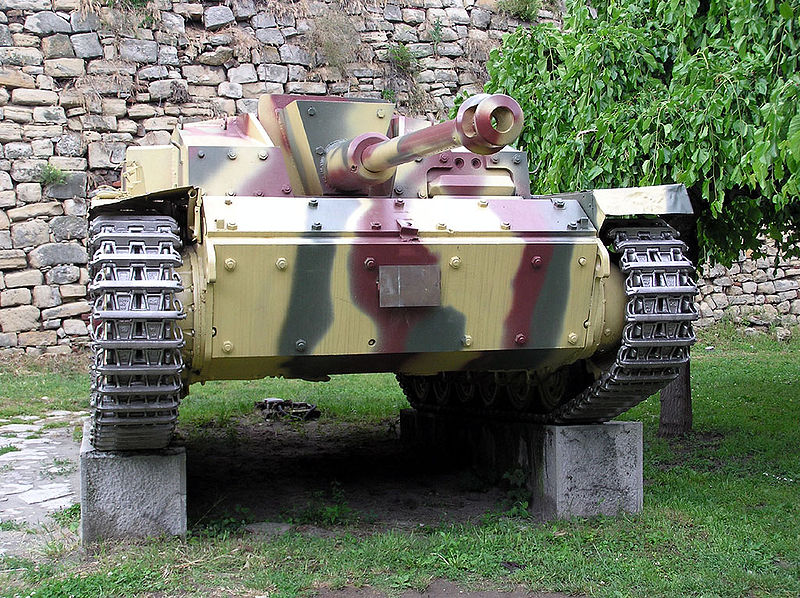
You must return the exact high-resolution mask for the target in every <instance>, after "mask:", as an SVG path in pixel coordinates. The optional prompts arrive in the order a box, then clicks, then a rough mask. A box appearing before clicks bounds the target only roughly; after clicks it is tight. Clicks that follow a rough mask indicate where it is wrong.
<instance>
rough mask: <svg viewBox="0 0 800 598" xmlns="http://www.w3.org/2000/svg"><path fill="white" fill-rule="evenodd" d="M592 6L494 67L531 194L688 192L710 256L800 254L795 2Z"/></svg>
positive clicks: (639, 1) (634, 0)
mask: <svg viewBox="0 0 800 598" xmlns="http://www.w3.org/2000/svg"><path fill="white" fill-rule="evenodd" d="M593 4H594V5H595V6H596V8H590V7H588V6H587V5H586V4H585V2H581V1H579V0H572V1H570V2H568V8H567V14H566V15H565V18H564V27H563V30H559V29H557V28H555V27H554V26H553V25H551V24H543V25H537V26H533V27H530V28H520V29H518V30H517V31H516V32H515V33H514V34H512V35H509V36H507V37H506V38H505V39H504V41H503V44H502V46H501V48H499V49H498V50H495V51H493V52H492V55H491V57H490V60H489V63H488V65H487V67H488V70H489V76H490V80H489V82H488V83H487V91H489V92H495V91H500V92H505V93H509V94H510V95H513V96H514V97H515V98H517V99H518V100H519V101H520V103H521V104H522V106H523V109H524V111H525V117H526V123H525V128H524V130H523V133H522V137H521V144H522V147H524V148H526V149H527V151H528V153H529V155H530V158H531V166H532V168H533V170H534V175H533V177H532V185H533V189H534V190H535V192H538V193H558V192H563V191H567V190H574V189H583V188H597V187H611V186H631V185H656V184H662V183H671V182H679V183H684V184H685V185H686V186H687V188H688V189H689V193H690V197H691V199H692V202H693V204H694V206H695V210H696V213H697V215H698V218H699V222H698V235H699V242H700V250H701V252H702V255H703V257H705V258H707V259H717V260H720V261H722V262H730V261H731V260H732V259H734V258H735V257H736V256H738V254H739V252H740V251H741V250H743V249H752V250H753V251H754V252H755V253H756V254H758V253H759V251H760V250H761V247H762V239H761V238H760V236H759V235H761V234H766V235H768V236H770V237H772V238H774V239H775V240H776V241H777V242H778V244H779V245H780V247H781V248H782V249H783V250H785V251H788V252H791V253H792V254H794V255H800V247H795V246H794V245H795V244H796V243H797V242H798V241H800V227H798V223H800V201H798V189H799V187H800V49H799V48H800V34H798V28H799V27H800V23H798V17H799V16H800V0H789V1H786V2H783V3H780V4H779V3H778V2H776V1H775V0H767V1H762V2H752V1H751V0H703V1H700V0H596V1H593ZM594 15H596V16H594Z"/></svg>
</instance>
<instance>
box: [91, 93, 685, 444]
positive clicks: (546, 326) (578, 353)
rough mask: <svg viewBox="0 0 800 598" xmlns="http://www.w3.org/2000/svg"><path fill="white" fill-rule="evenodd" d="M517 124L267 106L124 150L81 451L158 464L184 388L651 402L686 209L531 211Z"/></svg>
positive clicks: (517, 116)
mask: <svg viewBox="0 0 800 598" xmlns="http://www.w3.org/2000/svg"><path fill="white" fill-rule="evenodd" d="M522 118H523V117H522V112H521V110H520V108H519V105H518V104H517V102H516V101H514V100H513V99H512V98H510V97H508V96H505V95H499V94H498V95H492V96H489V95H481V96H475V97H473V98H470V99H469V100H467V101H466V102H464V104H462V105H461V107H460V109H459V111H458V115H457V116H456V118H455V119H453V120H451V121H447V122H445V123H440V124H437V125H432V124H431V123H429V122H427V121H423V120H416V119H411V118H407V117H404V116H401V115H399V114H397V113H396V112H395V111H394V106H393V105H392V104H390V103H386V102H383V101H380V100H369V99H364V100H356V99H342V98H334V97H303V96H288V95H267V96H263V97H262V98H260V100H259V108H258V115H257V116H256V115H250V114H243V115H240V116H235V117H227V118H222V119H218V120H212V121H206V122H195V123H191V124H185V125H181V126H178V128H177V129H176V130H175V132H174V134H173V137H172V142H171V144H170V145H165V146H153V147H131V148H129V149H128V152H127V156H126V160H125V164H124V167H123V170H122V180H121V186H120V187H119V188H101V189H99V190H98V192H97V193H95V195H94V197H93V199H92V203H91V211H90V225H89V229H90V237H89V247H90V256H91V257H90V268H91V277H92V280H91V284H90V289H89V290H90V294H91V297H92V301H93V304H92V313H91V336H92V347H93V351H94V364H93V367H92V386H91V388H92V391H91V392H92V397H91V404H92V413H93V415H92V442H93V443H94V446H95V447H96V448H98V449H100V450H133V449H144V448H160V447H164V446H166V445H167V444H168V443H169V441H170V439H171V437H172V434H173V431H174V428H175V422H176V420H177V416H178V404H179V401H180V399H181V398H182V397H183V396H185V394H186V392H187V389H188V388H189V385H190V384H192V383H194V382H200V381H205V380H219V379H253V378H261V377H265V376H283V377H289V378H304V379H308V380H320V381H324V380H326V379H327V378H328V376H330V375H332V374H340V373H355V372H393V373H395V374H396V375H397V378H398V381H399V383H400V385H401V387H402V388H403V390H404V392H405V393H406V395H407V396H408V399H409V401H410V402H411V404H412V405H413V406H415V407H416V408H418V409H424V410H436V411H441V412H455V411H460V412H465V411H466V412H470V413H474V414H475V415H476V416H478V417H497V418H513V419H514V420H517V421H518V420H520V419H522V420H530V421H533V422H548V423H585V422H599V421H605V420H608V419H611V418H613V417H614V416H616V415H618V414H619V413H621V412H623V411H625V410H627V409H629V408H630V407H632V406H633V405H635V404H636V403H638V402H639V401H641V400H643V399H645V398H647V397H648V396H649V395H651V394H652V393H654V392H656V391H658V390H659V389H660V388H661V387H663V386H664V385H665V384H666V383H668V382H669V381H670V380H672V379H673V378H675V376H676V375H677V372H678V368H679V367H680V366H681V365H682V364H683V363H684V362H686V360H687V359H688V357H689V346H690V345H691V344H692V342H693V341H694V336H693V332H692V327H691V322H692V320H694V319H695V318H696V317H697V314H696V310H695V307H694V301H693V299H694V294H695V285H694V282H693V280H692V273H693V266H692V264H691V263H690V262H689V261H688V260H687V259H686V257H685V251H686V247H685V245H684V244H683V243H682V242H681V241H680V240H678V238H677V234H676V232H675V231H674V230H673V229H672V228H670V227H669V226H668V225H667V224H666V223H665V222H664V220H663V219H661V218H660V217H663V216H668V215H671V214H685V213H690V212H691V207H690V204H689V199H688V196H687V194H686V190H685V189H684V188H683V186H680V185H668V186H661V187H647V188H635V189H610V190H594V191H583V192H576V193H566V194H561V195H555V196H547V197H543V196H532V195H531V193H530V179H529V176H530V175H529V172H528V165H527V161H526V156H525V154H524V152H521V151H518V150H515V149H511V148H510V147H506V146H507V145H508V144H510V143H512V142H513V141H514V140H515V139H516V138H517V136H518V135H519V133H520V131H521V128H522Z"/></svg>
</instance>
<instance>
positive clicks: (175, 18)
mask: <svg viewBox="0 0 800 598" xmlns="http://www.w3.org/2000/svg"><path fill="white" fill-rule="evenodd" d="M161 29H162V30H164V31H168V32H170V33H186V20H185V19H184V18H183V17H182V16H181V15H179V14H175V13H174V12H162V13H161Z"/></svg>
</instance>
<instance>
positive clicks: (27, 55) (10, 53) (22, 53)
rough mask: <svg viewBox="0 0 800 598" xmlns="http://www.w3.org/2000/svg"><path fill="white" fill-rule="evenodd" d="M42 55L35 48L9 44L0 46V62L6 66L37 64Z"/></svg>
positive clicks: (39, 62) (40, 60)
mask: <svg viewBox="0 0 800 598" xmlns="http://www.w3.org/2000/svg"><path fill="white" fill-rule="evenodd" d="M43 58H44V55H43V54H42V53H41V52H40V51H39V50H37V49H36V48H25V47H19V46H10V47H4V48H0V64H4V65H8V66H38V65H40V64H42V59H43Z"/></svg>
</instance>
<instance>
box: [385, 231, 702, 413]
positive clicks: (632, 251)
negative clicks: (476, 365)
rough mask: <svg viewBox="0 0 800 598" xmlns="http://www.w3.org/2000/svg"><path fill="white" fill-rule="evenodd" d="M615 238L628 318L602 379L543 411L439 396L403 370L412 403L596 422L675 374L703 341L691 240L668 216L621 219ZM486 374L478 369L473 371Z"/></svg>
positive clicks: (448, 409)
mask: <svg viewBox="0 0 800 598" xmlns="http://www.w3.org/2000/svg"><path fill="white" fill-rule="evenodd" d="M608 239H609V241H610V242H611V243H612V244H613V247H614V250H615V252H616V253H617V254H618V256H619V267H620V270H621V271H622V273H623V274H625V275H626V279H625V293H626V296H627V302H626V305H625V326H624V328H623V333H622V342H621V344H620V347H619V349H618V350H617V354H616V357H615V358H614V360H613V362H612V363H611V364H610V366H609V367H607V368H606V369H605V370H604V371H603V372H602V373H601V374H600V376H599V377H597V378H596V379H595V380H594V382H592V383H591V384H590V385H589V386H587V387H586V388H585V389H583V390H582V391H580V392H578V393H577V394H574V395H573V396H572V397H569V398H567V399H566V400H564V401H561V402H560V403H559V404H558V405H557V406H556V407H555V408H553V409H552V410H550V411H548V412H546V413H538V412H534V411H533V410H529V411H523V410H519V409H516V410H513V409H502V408H491V407H487V406H483V407H476V406H474V405H468V406H453V405H447V406H443V405H440V404H435V403H434V402H432V401H430V400H429V397H427V396H419V393H418V392H415V388H419V387H420V384H419V382H418V381H417V384H414V383H413V382H415V381H416V379H417V378H423V377H421V376H406V375H402V374H399V375H398V380H399V382H400V386H401V388H402V389H403V392H404V393H405V394H406V396H407V397H408V399H409V402H410V403H411V404H412V406H413V407H415V408H417V409H420V410H423V411H445V412H453V413H469V414H471V415H475V416H480V417H491V418H496V419H513V420H517V421H519V420H526V421H531V422H536V423H551V424H577V423H595V422H603V421H608V420H610V419H612V418H614V417H616V416H617V415H619V414H621V413H623V412H625V411H627V410H628V409H630V408H631V407H634V406H635V405H637V404H638V403H640V402H641V401H643V400H644V399H646V398H647V397H649V396H651V395H652V394H654V393H656V392H658V391H659V390H661V389H662V388H663V387H664V386H665V385H666V384H668V383H669V382H670V381H672V380H674V379H675V378H676V377H677V375H678V371H679V368H680V367H681V366H682V365H683V364H684V363H686V362H687V361H688V360H689V348H690V347H691V345H692V344H693V343H694V342H695V336H694V332H693V330H692V322H693V321H694V320H696V319H697V317H698V314H697V308H696V306H695V304H694V296H695V294H696V293H697V287H696V285H695V283H694V281H693V279H692V274H693V271H694V267H693V265H692V263H691V262H690V261H689V260H688V259H686V257H685V255H684V252H685V251H686V245H685V244H684V243H683V242H682V241H680V240H679V239H678V234H677V232H676V231H675V230H674V229H672V228H671V227H670V226H668V225H667V224H666V223H664V222H663V221H661V220H647V221H620V222H619V223H618V226H615V227H612V228H611V229H610V230H609V232H608ZM452 375H453V376H465V374H464V373H461V374H459V373H454V374H452ZM480 375H481V374H480V373H476V374H475V375H473V378H476V377H478V376H480ZM484 375H485V374H484ZM460 388H463V379H462V381H461V385H460ZM473 394H476V393H473ZM462 403H468V401H462Z"/></svg>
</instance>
